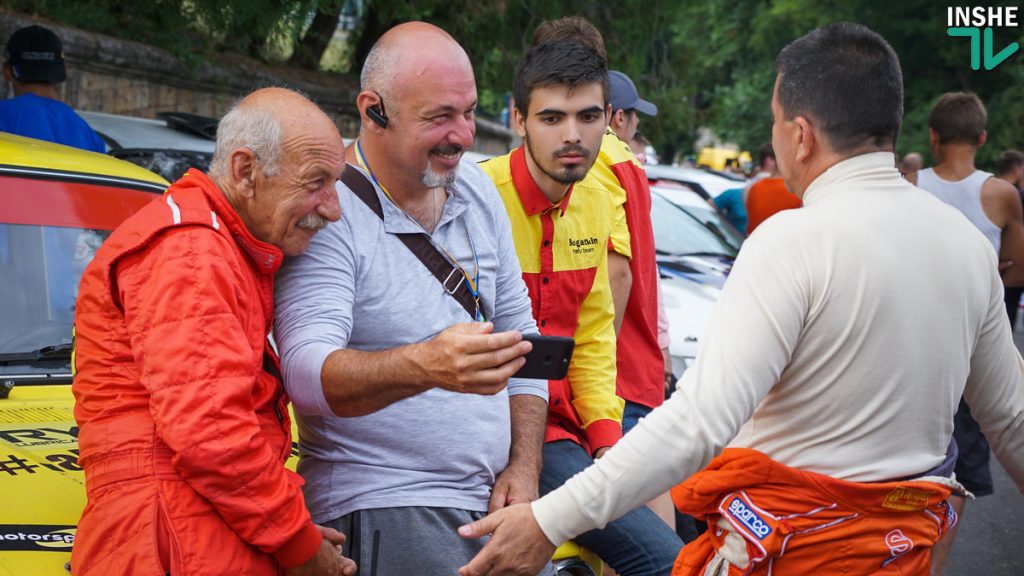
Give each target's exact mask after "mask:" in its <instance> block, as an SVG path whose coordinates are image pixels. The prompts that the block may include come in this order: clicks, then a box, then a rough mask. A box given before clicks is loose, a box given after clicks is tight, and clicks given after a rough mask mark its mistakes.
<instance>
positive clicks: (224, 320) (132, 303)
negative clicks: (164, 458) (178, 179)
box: [117, 226, 321, 566]
mask: <svg viewBox="0 0 1024 576" xmlns="http://www.w3.org/2000/svg"><path fill="white" fill-rule="evenodd" d="M233 254H236V251H235V248H234V247H233V246H231V244H230V240H229V239H228V238H226V237H225V236H222V235H221V234H220V233H218V232H215V231H214V230H212V229H210V228H206V227H202V226H183V227H178V228H174V229H171V230H169V231H166V232H164V233H163V234H162V235H161V236H160V237H158V238H157V239H155V240H154V241H153V243H151V244H150V245H149V246H148V247H147V248H146V249H145V250H144V251H143V252H141V253H136V254H133V255H131V256H129V257H127V258H125V259H124V260H123V261H122V262H121V264H120V266H119V267H118V270H117V281H118V291H119V296H120V301H121V303H122V305H123V307H124V310H125V322H126V324H127V327H128V331H129V334H130V336H131V348H132V353H133V355H134V357H135V359H136V362H137V366H138V369H139V374H140V375H141V376H140V379H141V382H142V385H143V386H144V387H145V388H146V390H147V391H148V392H149V394H150V412H151V413H152V415H153V420H154V421H155V423H156V430H157V434H158V435H159V436H160V438H161V440H163V442H164V443H165V444H166V445H167V446H168V447H170V449H171V450H172V451H173V452H174V454H175V456H174V458H173V465H174V467H175V469H176V470H177V471H178V472H179V473H180V474H181V475H182V477H183V478H184V479H185V481H186V482H187V483H188V484H189V486H190V487H191V488H192V489H194V490H195V491H196V492H198V493H199V494H201V495H202V496H203V497H204V498H206V500H208V501H209V502H210V503H211V504H212V505H213V507H214V508H215V509H216V510H217V512H218V513H219V514H220V516H221V518H222V519H223V520H224V522H225V523H227V524H228V525H229V526H230V527H231V528H232V529H233V530H234V531H235V532H236V533H237V534H238V536H239V537H240V538H242V539H243V540H245V541H246V542H249V543H250V544H252V545H253V546H254V547H256V548H258V549H259V550H262V551H264V552H266V553H269V554H273V555H274V556H275V557H276V558H277V559H278V561H279V562H281V563H282V564H283V565H285V566H289V565H290V566H294V565H298V564H301V563H303V562H305V561H306V560H308V559H309V558H311V557H312V556H313V554H314V553H315V552H316V550H317V548H318V547H319V546H320V542H321V536H320V533H319V530H318V529H317V528H316V526H314V525H313V523H312V520H311V519H310V516H309V512H308V511H307V510H306V508H305V504H304V500H303V498H302V493H301V491H300V488H299V486H300V485H301V481H300V480H299V479H298V477H297V476H296V475H295V473H294V472H291V471H289V470H287V469H285V467H284V465H283V464H282V462H281V460H280V457H279V455H278V454H275V453H274V451H273V450H272V449H271V447H270V446H269V445H268V444H267V442H266V441H265V439H264V438H263V437H262V436H261V435H260V426H259V422H258V421H257V417H256V412H255V407H254V405H253V395H252V391H253V389H254V386H255V385H256V378H257V373H256V372H255V371H254V369H253V364H254V361H253V355H254V351H253V346H252V345H251V344H250V343H249V341H248V339H247V337H246V332H245V324H243V320H242V319H245V318H246V317H247V316H248V315H249V314H250V313H249V307H252V306H260V303H259V302H258V301H257V302H252V301H249V300H250V297H249V296H248V292H247V291H246V290H245V288H244V287H245V286H246V284H245V283H246V282H249V280H248V279H247V278H246V277H245V276H244V275H245V274H247V271H246V270H245V269H243V266H244V263H242V262H238V261H235V260H233V259H232V255H233Z"/></svg>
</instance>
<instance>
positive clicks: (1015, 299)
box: [995, 150, 1024, 329]
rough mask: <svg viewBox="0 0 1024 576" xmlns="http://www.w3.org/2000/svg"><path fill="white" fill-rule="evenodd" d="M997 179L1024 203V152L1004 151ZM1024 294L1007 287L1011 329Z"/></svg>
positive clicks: (1023, 288) (998, 161)
mask: <svg viewBox="0 0 1024 576" xmlns="http://www.w3.org/2000/svg"><path fill="white" fill-rule="evenodd" d="M995 175H996V177H997V178H1001V179H1003V180H1006V181H1007V182H1009V183H1010V184H1011V185H1012V186H1013V187H1015V188H1017V190H1018V192H1019V193H1020V197H1021V200H1022V201H1024V152H1021V151H1020V150H1003V151H1002V152H1001V153H1000V154H999V157H998V158H996V172H995ZM1021 294H1024V286H1007V287H1006V314H1007V315H1008V316H1009V318H1010V328H1011V329H1013V328H1016V326H1017V312H1018V311H1019V310H1020V297H1021Z"/></svg>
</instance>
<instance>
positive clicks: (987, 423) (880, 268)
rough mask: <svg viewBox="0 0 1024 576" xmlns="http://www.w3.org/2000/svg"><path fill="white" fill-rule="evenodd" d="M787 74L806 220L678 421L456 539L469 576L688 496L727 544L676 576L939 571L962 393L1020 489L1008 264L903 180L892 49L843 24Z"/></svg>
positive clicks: (717, 329) (642, 427) (737, 299)
mask: <svg viewBox="0 0 1024 576" xmlns="http://www.w3.org/2000/svg"><path fill="white" fill-rule="evenodd" d="M776 70H777V72H778V74H777V76H776V82H775V90H774V93H773V95H772V103H771V109H772V118H773V126H772V141H773V144H774V148H775V152H776V154H777V156H778V160H779V165H780V166H781V171H782V174H783V175H784V177H785V179H786V181H787V182H788V183H789V185H790V189H791V190H793V191H794V192H795V193H796V194H798V195H799V196H800V197H802V198H803V199H804V200H805V201H806V206H805V208H803V209H801V210H790V211H786V212H783V213H781V214H778V215H777V216H775V217H773V218H772V219H770V220H769V221H767V222H765V223H764V224H763V225H762V228H761V229H760V230H759V231H758V232H756V233H755V234H754V235H753V236H751V237H750V238H749V239H748V240H747V243H746V244H745V245H744V248H743V250H742V251H741V252H740V254H739V257H738V258H737V259H736V263H735V265H734V266H733V269H732V272H731V273H730V275H729V281H728V282H727V283H726V285H725V289H724V290H723V291H722V294H721V296H720V299H719V301H718V304H717V305H716V308H715V311H714V314H713V315H712V320H711V323H710V325H709V326H708V330H707V332H706V335H705V338H704V340H703V342H702V343H701V351H700V354H699V355H698V357H697V361H696V364H695V365H694V366H693V367H691V368H690V369H689V370H687V371H686V372H685V374H684V375H683V378H682V382H681V383H680V386H679V387H678V389H677V391H676V392H675V394H673V396H672V397H671V398H670V399H669V400H668V401H666V402H665V404H663V405H662V406H660V407H659V408H657V409H656V410H654V412H652V413H651V414H650V416H648V417H647V418H645V419H644V420H643V421H641V422H640V424H639V425H637V427H636V428H635V429H634V430H632V431H631V432H630V433H629V434H626V435H625V436H624V437H623V438H622V440H621V441H619V442H618V443H617V444H616V445H615V446H614V447H612V449H611V450H609V451H608V453H607V454H605V455H604V457H602V458H601V459H600V460H598V461H597V462H596V463H595V464H594V465H593V466H591V467H590V468H588V469H587V470H584V471H583V472H582V473H580V474H578V475H577V476H575V477H574V478H572V479H571V480H569V481H568V482H566V484H565V485H563V486H562V487H561V488H559V489H558V490H556V491H554V492H552V493H550V494H548V495H546V496H543V497H541V498H540V499H539V500H537V501H535V502H532V503H531V504H529V505H521V506H511V507H508V508H506V509H503V510H500V511H498V512H496V513H495V514H493V515H490V516H488V517H487V518H484V519H483V520H481V521H478V522H476V523H474V524H471V525H468V526H464V527H462V528H460V533H461V534H462V535H463V536H464V537H468V538H472V537H480V536H482V535H489V538H490V539H489V541H488V543H487V544H486V545H485V547H484V550H483V552H481V553H480V554H479V555H478V556H477V557H476V558H474V560H473V562H471V563H470V564H468V565H467V566H464V567H463V568H462V569H461V570H460V571H459V574H460V575H461V576H479V575H483V574H487V575H491V576H502V575H506V574H529V573H530V572H531V570H532V569H533V567H534V566H536V565H539V564H542V563H543V562H544V561H545V560H546V559H547V557H548V556H549V554H550V552H551V550H552V549H553V547H554V543H556V542H560V541H562V540H564V539H566V538H571V537H573V536H574V535H576V534H578V533H581V532H583V531H586V530H590V529H593V528H594V527H596V526H603V525H604V524H605V523H607V522H609V521H611V520H613V519H615V518H617V517H619V516H621V515H622V514H624V513H625V512H626V511H628V510H632V509H633V508H636V507H637V506H639V505H641V504H643V503H644V502H646V501H647V500H648V499H650V498H651V497H652V496H653V495H655V494H658V493H660V492H663V491H664V490H666V489H667V488H668V487H669V486H672V485H674V484H676V483H678V482H680V481H685V482H684V483H683V485H682V486H680V487H679V488H678V489H673V497H674V499H675V501H676V503H677V505H679V506H680V507H681V508H683V509H685V510H687V511H688V512H690V513H697V514H702V515H707V516H708V519H709V525H710V526H711V529H709V530H708V531H707V532H705V533H704V534H703V535H702V536H701V537H700V538H699V539H698V540H696V541H694V542H691V543H690V544H689V545H687V547H686V548H684V549H683V551H682V553H681V554H680V556H679V559H678V560H677V562H676V564H675V566H674V568H673V572H672V574H674V575H676V576H696V575H704V574H724V573H726V572H729V573H731V574H741V573H742V574H759V575H761V574H768V573H771V574H801V575H802V574H837V573H847V574H878V573H886V574H915V575H921V574H925V573H927V571H928V567H929V560H930V558H929V554H930V551H931V548H932V546H933V545H934V543H935V541H936V540H937V539H939V538H940V537H941V536H942V534H943V533H944V532H945V531H946V530H948V528H949V526H950V525H951V524H954V523H955V522H956V515H955V513H953V512H952V509H951V506H950V505H949V504H948V502H947V498H948V497H949V495H950V494H951V493H953V492H960V493H962V491H963V488H962V486H960V485H959V484H958V483H957V482H956V481H955V480H954V479H953V478H951V474H952V464H953V458H954V454H953V452H952V451H951V450H950V442H951V438H952V433H953V414H954V412H955V411H956V406H957V401H958V399H959V398H960V396H961V394H965V395H966V396H967V399H968V401H969V402H970V403H971V406H972V408H974V409H975V410H976V413H975V415H976V416H977V417H978V421H979V422H980V423H981V424H982V426H983V427H984V429H985V431H986V432H987V433H988V434H989V438H990V439H992V441H993V442H992V445H993V448H994V450H995V453H996V455H997V456H998V458H999V460H1000V462H1001V463H1002V464H1003V465H1004V467H1005V468H1006V471H1007V472H1008V473H1009V476H1010V478H1011V479H1012V480H1013V481H1014V482H1015V483H1016V485H1017V487H1018V489H1020V490H1021V491H1024V360H1022V359H1021V356H1020V354H1019V353H1018V352H1017V349H1016V347H1015V346H1014V343H1013V339H1012V338H1011V335H1010V330H1009V326H1008V324H1007V322H1006V318H1005V312H1004V310H1003V302H1002V283H1001V281H1000V277H999V273H998V270H997V260H996V256H995V253H994V252H993V250H992V248H991V246H990V245H989V243H988V242H987V241H986V240H985V238H984V237H982V235H980V234H979V233H978V231H977V230H976V229H975V228H974V227H973V226H972V225H971V224H970V223H969V222H968V221H967V220H966V219H964V218H963V217H962V216H961V215H960V214H959V213H957V212H956V211H954V210H951V209H950V208H949V207H948V206H946V205H944V204H943V203H941V202H939V201H938V200H936V199H935V198H934V197H933V196H931V195H929V194H928V193H926V192H925V191H923V190H921V189H919V188H917V187H915V186H913V185H911V184H909V183H908V182H907V181H906V180H904V179H903V178H902V177H901V176H900V174H899V171H898V170H897V169H896V160H895V155H894V150H895V146H896V137H897V134H898V133H899V128H900V123H901V122H902V119H903V77H902V71H901V70H900V65H899V60H898V59H897V57H896V53H895V52H894V51H893V49H892V47H891V46H889V44H888V43H887V42H886V41H885V40H884V39H883V38H882V37H881V36H879V35H878V34H876V33H874V32H872V31H871V30H869V29H868V28H866V27H864V26H861V25H858V24H850V23H839V24H830V25H828V26H825V27H822V28H819V29H817V30H814V31H812V32H810V33H808V34H807V35H805V36H803V37H801V38H799V39H797V40H795V41H793V42H792V43H790V44H789V45H787V46H786V47H785V48H784V49H783V50H782V52H781V53H780V54H779V56H778V58H777V59H776ZM908 214H913V215H914V218H912V219H908V217H907V215H908ZM936 310H941V311H942V313H941V314H937V313H936Z"/></svg>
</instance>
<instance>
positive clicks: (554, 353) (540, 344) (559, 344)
mask: <svg viewBox="0 0 1024 576" xmlns="http://www.w3.org/2000/svg"><path fill="white" fill-rule="evenodd" d="M523 340H526V341H528V342H530V343H531V344H533V350H530V352H529V353H528V354H527V355H526V356H525V358H526V364H523V367H522V368H520V369H519V371H518V372H516V373H515V374H513V375H512V377H513V378H536V379H539V380H561V379H562V378H565V375H566V373H568V372H569V360H571V359H572V351H573V348H575V347H576V341H575V340H573V339H572V338H569V337H567V336H534V335H530V334H524V335H523Z"/></svg>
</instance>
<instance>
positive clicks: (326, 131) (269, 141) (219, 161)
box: [210, 88, 342, 180]
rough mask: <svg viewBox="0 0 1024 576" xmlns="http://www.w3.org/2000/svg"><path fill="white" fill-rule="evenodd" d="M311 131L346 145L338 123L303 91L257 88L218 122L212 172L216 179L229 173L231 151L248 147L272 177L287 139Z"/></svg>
mask: <svg viewBox="0 0 1024 576" xmlns="http://www.w3.org/2000/svg"><path fill="white" fill-rule="evenodd" d="M310 130H313V131H316V132H319V133H321V134H320V135H321V136H322V137H324V138H328V139H331V140H337V142H338V146H339V147H340V146H342V144H341V136H340V135H339V134H338V129H337V128H336V127H335V126H334V122H333V121H332V120H331V119H330V118H329V117H328V116H327V114H325V113H324V112H323V110H321V109H320V108H319V107H318V106H317V105H316V104H314V103H313V102H311V101H310V100H309V99H308V98H306V97H305V96H303V95H302V94H299V93H298V92H295V91H293V90H288V89H287V88H263V89H260V90H256V91H255V92H252V93H251V94H249V95H248V96H246V97H245V98H243V99H242V100H240V101H239V102H238V103H237V104H235V105H234V106H233V107H232V108H231V110H229V111H228V113H227V114H225V115H224V117H223V118H221V120H220V123H219V124H218V125H217V145H216V148H215V151H214V154H213V160H212V161H211V163H210V175H211V176H212V177H213V178H214V180H217V179H218V178H222V177H223V176H225V175H226V171H227V163H228V161H229V158H230V156H231V154H232V153H233V152H234V151H236V150H238V149H239V148H247V149H249V150H251V151H252V152H253V153H254V154H255V155H256V158H257V159H258V160H259V162H260V164H261V166H262V169H263V173H264V174H266V175H268V176H271V175H273V174H275V173H277V168H278V162H280V160H281V155H282V153H283V148H284V146H285V144H286V142H288V141H289V140H292V139H294V137H295V136H296V134H297V133H298V132H301V131H310Z"/></svg>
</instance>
